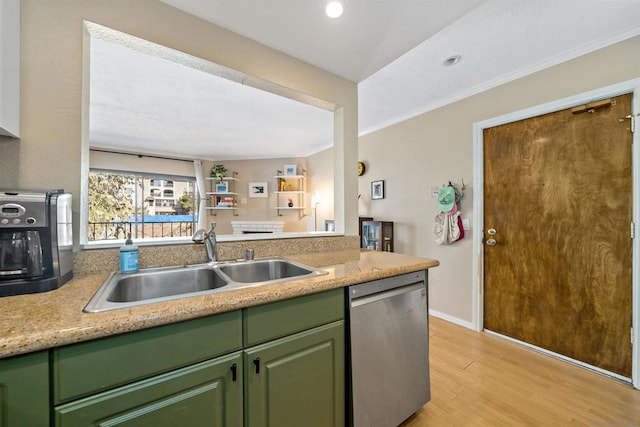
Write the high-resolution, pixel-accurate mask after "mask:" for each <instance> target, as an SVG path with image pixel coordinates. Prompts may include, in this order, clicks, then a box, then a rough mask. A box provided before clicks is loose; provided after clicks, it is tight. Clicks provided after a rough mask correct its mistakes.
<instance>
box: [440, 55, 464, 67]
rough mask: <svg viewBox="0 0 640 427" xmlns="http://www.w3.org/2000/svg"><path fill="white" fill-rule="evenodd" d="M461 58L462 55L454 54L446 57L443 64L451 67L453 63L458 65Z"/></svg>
mask: <svg viewBox="0 0 640 427" xmlns="http://www.w3.org/2000/svg"><path fill="white" fill-rule="evenodd" d="M461 60H462V57H461V56H460V55H453V56H450V57H448V58H447V59H445V60H444V62H443V63H442V65H444V66H445V67H451V66H452V65H456V64H457V63H458V62H460V61H461Z"/></svg>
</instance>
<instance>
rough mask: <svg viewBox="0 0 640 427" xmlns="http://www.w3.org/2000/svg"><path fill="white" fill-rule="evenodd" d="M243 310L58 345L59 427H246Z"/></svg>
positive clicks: (54, 358) (56, 415)
mask: <svg viewBox="0 0 640 427" xmlns="http://www.w3.org/2000/svg"><path fill="white" fill-rule="evenodd" d="M241 349H242V313H241V311H240V310H237V311H233V312H229V313H223V314H219V315H216V316H210V317H204V318H200V319H195V320H189V321H185V322H180V323H175V324H171V325H166V326H160V327H157V328H152V329H146V330H142V331H137V332H131V333H128V334H124V335H119V336H114V337H108V338H104V339H100V340H94V341H88V342H84V343H80V344H74V345H70V346H67V347H61V348H57V349H54V350H53V351H52V356H51V360H52V381H53V386H52V391H53V400H54V404H58V405H57V406H55V407H54V421H55V426H56V427H75V426H90V425H100V426H135V427H144V426H149V427H152V426H153V427H174V426H203V427H204V426H206V427H209V426H241V425H242V424H243V420H242V416H243V414H242V410H243V407H242V394H243V370H242V352H241Z"/></svg>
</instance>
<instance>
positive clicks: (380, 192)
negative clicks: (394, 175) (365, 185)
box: [371, 179, 384, 200]
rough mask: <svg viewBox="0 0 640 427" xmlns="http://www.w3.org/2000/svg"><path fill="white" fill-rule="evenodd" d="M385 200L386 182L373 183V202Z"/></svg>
mask: <svg viewBox="0 0 640 427" xmlns="http://www.w3.org/2000/svg"><path fill="white" fill-rule="evenodd" d="M379 199H384V180H382V179H381V180H378V181H371V200H379Z"/></svg>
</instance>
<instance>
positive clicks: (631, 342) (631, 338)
mask: <svg viewBox="0 0 640 427" xmlns="http://www.w3.org/2000/svg"><path fill="white" fill-rule="evenodd" d="M631 344H633V326H632V327H631Z"/></svg>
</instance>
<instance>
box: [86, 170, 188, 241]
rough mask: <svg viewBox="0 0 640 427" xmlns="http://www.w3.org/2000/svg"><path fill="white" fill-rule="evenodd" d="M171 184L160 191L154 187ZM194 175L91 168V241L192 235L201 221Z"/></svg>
mask: <svg viewBox="0 0 640 427" xmlns="http://www.w3.org/2000/svg"><path fill="white" fill-rule="evenodd" d="M157 186H160V187H171V188H173V189H172V190H164V191H162V190H160V189H157V188H151V187H157ZM195 188H196V180H195V178H193V177H173V176H172V177H167V176H158V175H155V176H150V175H149V174H142V173H137V172H119V171H118V172H116V171H108V170H100V169H91V170H90V171H89V220H88V224H87V225H88V227H87V235H88V240H89V241H90V242H91V241H108V240H116V239H124V238H126V236H127V234H128V233H131V237H132V238H133V239H148V238H156V239H157V238H180V237H182V238H184V237H191V236H192V235H193V232H194V231H195V227H196V225H197V222H198V212H197V209H198V200H197V199H198V198H197V196H195V198H194V194H197V191H195Z"/></svg>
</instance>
